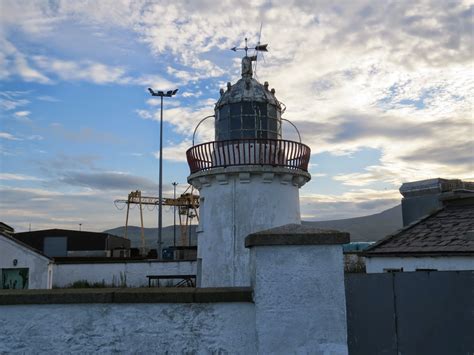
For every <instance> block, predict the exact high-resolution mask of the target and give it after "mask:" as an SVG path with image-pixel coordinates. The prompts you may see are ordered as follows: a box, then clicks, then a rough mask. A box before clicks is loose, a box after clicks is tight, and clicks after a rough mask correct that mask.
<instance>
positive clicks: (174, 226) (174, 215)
mask: <svg viewBox="0 0 474 355" xmlns="http://www.w3.org/2000/svg"><path fill="white" fill-rule="evenodd" d="M172 185H173V190H174V191H173V198H174V199H175V201H176V185H178V183H177V182H173V183H172ZM173 246H174V247H175V248H176V205H174V206H173Z"/></svg>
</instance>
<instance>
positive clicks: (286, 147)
mask: <svg viewBox="0 0 474 355" xmlns="http://www.w3.org/2000/svg"><path fill="white" fill-rule="evenodd" d="M310 155H311V149H310V148H309V147H308V146H307V145H305V144H302V143H298V142H293V141H288V140H282V139H236V140H226V141H215V142H207V143H203V144H199V145H195V146H193V147H191V148H189V149H188V151H187V152H186V157H187V160H188V164H189V168H190V169H191V173H192V174H193V173H196V172H198V171H201V170H208V169H213V168H220V167H228V166H241V165H271V166H280V167H285V168H290V169H299V170H303V171H308V163H309V158H310Z"/></svg>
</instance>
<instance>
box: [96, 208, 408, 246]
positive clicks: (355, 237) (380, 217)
mask: <svg viewBox="0 0 474 355" xmlns="http://www.w3.org/2000/svg"><path fill="white" fill-rule="evenodd" d="M302 223H303V224H306V225H313V226H316V227H318V228H323V229H337V230H340V231H344V232H349V233H350V234H351V241H352V242H372V241H377V240H379V239H382V238H383V237H385V236H387V235H388V234H390V233H393V232H395V231H396V230H398V229H400V228H402V225H403V224H402V208H401V206H400V205H398V206H395V207H392V208H390V209H388V210H385V211H383V212H380V213H377V214H373V215H370V216H364V217H356V218H348V219H338V220H333V221H318V222H312V221H303V222H302ZM196 227H197V226H195V225H194V226H192V228H191V245H196ZM104 232H106V233H110V234H114V235H118V236H120V237H123V236H124V234H125V227H117V228H114V229H109V230H106V231H104ZM144 232H145V242H146V247H147V248H156V247H157V241H158V229H157V228H144ZM180 235H181V234H180V229H179V226H177V227H176V239H177V245H180ZM128 237H129V238H130V240H131V242H132V247H135V248H139V247H140V227H136V226H129V227H128ZM172 245H173V226H167V227H164V228H163V248H166V247H168V246H172Z"/></svg>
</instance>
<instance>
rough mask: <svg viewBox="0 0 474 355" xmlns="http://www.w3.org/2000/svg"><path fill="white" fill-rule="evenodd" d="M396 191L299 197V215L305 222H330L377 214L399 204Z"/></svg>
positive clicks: (358, 191) (364, 191)
mask: <svg viewBox="0 0 474 355" xmlns="http://www.w3.org/2000/svg"><path fill="white" fill-rule="evenodd" d="M400 200H401V196H400V194H399V192H398V191H397V190H383V191H379V190H374V189H360V190H352V191H349V192H346V193H343V194H340V195H322V194H304V192H303V191H302V195H301V214H302V219H305V220H332V219H343V218H352V217H360V216H366V215H370V214H374V213H379V212H381V211H383V210H385V209H387V208H389V207H393V206H395V205H397V204H399V203H400Z"/></svg>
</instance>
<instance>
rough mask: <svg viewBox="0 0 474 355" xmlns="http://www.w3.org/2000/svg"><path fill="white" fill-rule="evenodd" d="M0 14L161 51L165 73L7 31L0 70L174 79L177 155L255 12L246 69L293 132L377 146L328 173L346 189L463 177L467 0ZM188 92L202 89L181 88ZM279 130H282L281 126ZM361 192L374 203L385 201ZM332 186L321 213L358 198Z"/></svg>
mask: <svg viewBox="0 0 474 355" xmlns="http://www.w3.org/2000/svg"><path fill="white" fill-rule="evenodd" d="M2 5H3V4H2ZM111 9H113V11H111ZM230 13H231V14H232V16H222V14H230ZM1 16H2V21H0V22H1V23H2V25H1V26H4V28H6V29H9V30H11V29H14V30H16V31H17V32H16V33H25V34H26V36H27V38H28V39H29V40H30V41H31V42H32V43H43V42H42V41H45V40H47V39H49V38H52V37H54V36H58V35H60V33H61V30H62V29H64V28H66V27H67V24H68V23H71V22H73V23H80V24H81V26H84V29H85V30H91V29H93V30H94V31H95V30H96V29H97V28H101V30H102V33H103V34H104V36H106V38H109V39H116V37H114V36H120V35H121V34H122V33H123V31H125V32H126V33H127V34H132V35H131V36H132V37H133V38H134V39H136V40H137V42H140V43H141V44H145V45H146V46H148V47H149V49H150V52H151V56H154V59H155V60H159V61H160V63H162V64H163V65H162V68H164V70H165V72H164V73H163V72H160V73H159V74H157V73H140V72H138V73H134V74H135V75H132V74H131V72H130V69H129V67H128V66H127V65H126V64H123V63H120V62H118V61H117V62H113V64H106V63H104V62H101V61H99V60H94V61H93V60H89V59H87V58H79V59H78V60H75V61H70V60H66V59H64V58H57V57H52V56H47V55H45V54H44V53H43V52H41V53H40V52H37V53H27V52H26V50H25V49H24V47H20V46H17V47H18V48H17V47H15V46H14V45H13V44H12V43H13V42H12V41H7V42H6V43H7V46H6V47H5V48H6V49H7V50H5V51H4V52H5V53H4V54H3V57H1V58H0V76H2V77H8V75H19V76H20V77H22V78H24V80H29V81H36V82H42V83H48V82H52V81H56V80H79V81H89V82H93V83H97V84H108V83H114V84H120V85H147V86H150V87H154V88H163V89H167V88H170V89H171V88H174V84H173V83H175V84H176V83H180V84H187V85H188V86H187V87H185V88H183V94H182V96H183V97H184V98H187V99H186V100H183V101H185V102H186V103H188V102H189V106H186V107H181V106H178V107H176V106H173V107H172V106H171V105H173V104H174V105H176V102H174V103H171V102H170V103H169V105H168V104H167V105H166V106H165V107H166V110H165V114H164V118H165V121H166V122H167V123H169V124H171V125H172V127H173V129H174V131H175V133H178V134H179V135H180V138H181V139H182V141H179V140H178V139H176V140H175V141H176V142H177V143H173V144H169V143H168V146H167V147H166V148H165V149H167V150H166V155H167V156H168V157H170V158H171V159H177V160H180V161H182V160H183V159H184V154H183V153H184V150H185V149H186V145H187V144H188V142H189V140H190V139H191V136H192V132H193V130H194V128H195V127H196V125H197V124H198V122H199V120H200V119H201V118H203V117H205V116H207V115H210V114H212V113H213V110H212V104H211V103H209V102H206V101H205V100H206V99H208V98H209V96H215V97H217V95H218V86H223V85H225V82H226V81H232V82H235V80H237V79H239V66H240V62H239V59H238V58H237V57H238V56H237V55H236V56H235V60H231V59H229V58H230V55H232V53H231V52H229V51H228V49H229V48H231V47H233V46H234V45H240V44H242V41H243V38H244V37H248V38H250V42H251V43H253V42H255V40H256V38H257V35H258V33H257V32H258V27H259V26H258V25H257V26H256V25H255V24H259V23H260V22H263V24H264V25H263V32H262V38H261V41H262V42H263V43H269V49H270V52H268V53H266V54H265V62H263V61H262V60H260V61H259V63H258V71H257V75H256V76H257V77H258V78H259V80H261V81H269V82H270V87H275V88H276V90H277V97H278V98H279V99H280V100H282V101H283V102H284V103H285V104H286V106H287V107H288V109H287V111H286V113H285V115H284V117H285V118H287V119H290V120H291V121H292V122H294V123H295V124H296V125H297V127H298V128H299V130H300V132H301V134H302V139H303V142H304V143H306V144H308V145H310V147H311V148H312V152H313V153H321V152H328V153H330V154H333V155H340V154H352V153H353V152H356V151H359V150H362V149H365V148H370V149H376V150H378V151H379V152H380V160H379V161H378V162H377V163H375V164H374V163H370V165H369V166H366V167H365V169H363V171H360V172H349V173H347V174H338V175H336V176H335V177H334V180H335V181H336V182H338V183H342V184H343V185H345V186H353V187H354V188H361V187H373V186H374V185H376V184H377V183H379V182H384V183H388V184H391V185H393V186H394V187H398V184H400V183H401V182H403V181H410V180H417V179H422V178H425V177H435V176H442V177H460V178H463V177H469V176H472V171H473V164H472V159H470V156H472V147H473V144H472V103H473V102H472V97H473V94H474V84H473V81H472V73H471V71H472V68H471V61H472V52H473V46H474V41H473V40H472V31H471V30H472V28H473V17H472V4H470V3H469V2H465V1H464V2H463V1H450V2H443V1H422V0H420V1H416V2H412V3H410V4H407V3H406V2H402V1H398V2H397V1H392V2H373V1H363V0H354V1H350V2H344V3H343V4H335V3H333V2H323V1H298V2H291V3H288V2H285V1H276V2H273V3H272V4H271V6H270V5H269V4H268V3H266V2H252V3H251V4H250V3H249V4H245V5H244V6H238V5H236V3H232V2H219V3H215V2H209V1H194V2H191V3H190V2H187V3H179V2H178V3H176V2H174V3H173V2H170V3H153V2H151V3H150V2H145V1H144V2H142V1H133V2H129V1H119V2H117V1H112V0H110V1H109V0H104V1H100V2H67V1H66V2H51V3H47V4H46V3H40V2H21V3H19V2H18V4H17V2H14V1H10V2H6V3H5V5H4V6H3V8H2V15H1ZM282 24H284V29H285V30H284V31H282ZM4 33H11V31H4ZM116 33H119V34H120V35H115V34H116ZM121 39H122V37H120V40H121ZM252 41H253V42H252ZM15 45H16V43H15ZM103 50H104V51H105V50H107V48H104V49H103ZM38 54H41V56H38ZM9 73H11V74H9ZM204 78H214V79H213V83H214V84H208V83H207V82H206V83H205V84H204V86H205V87H195V86H193V87H192V88H190V86H191V85H189V84H190V83H193V85H194V81H200V80H203V79H204ZM180 89H181V86H180ZM193 90H196V93H195V94H193ZM214 90H215V91H214ZM201 91H202V92H203V93H202V92H201ZM198 94H199V97H200V98H201V97H202V98H203V100H204V101H203V102H196V100H192V98H194V97H197V95H198ZM3 98H4V97H2V99H3ZM5 99H6V100H1V105H2V107H3V108H4V109H8V110H13V109H15V110H16V109H17V108H18V107H22V106H24V105H26V103H27V102H26V103H25V101H20V96H10V97H5ZM147 103H148V104H149V105H150V106H152V107H151V108H147V109H140V110H137V114H138V115H139V116H140V117H142V118H144V119H153V120H157V119H158V118H159V116H158V115H159V112H158V110H156V109H157V108H158V106H153V105H154V104H155V103H156V101H153V100H149V101H148V102H147ZM290 132H292V131H291V130H288V129H285V134H287V136H290V134H292V133H290ZM63 133H64V134H65V135H66V132H63ZM75 133H76V135H75V136H76V137H78V136H80V134H79V135H78V134H77V132H75ZM197 134H198V137H197V141H202V140H212V139H213V130H212V119H209V120H208V121H206V123H205V124H204V125H203V126H201V127H200V128H199V129H198V132H197ZM82 135H85V136H86V137H87V136H91V135H90V134H87V132H82ZM290 137H292V139H296V138H295V135H291V136H290ZM374 189H375V187H374ZM374 191H376V190H374ZM365 192H367V191H365ZM383 193H384V192H383V191H380V194H382V195H383ZM371 196H372V197H371V198H373V199H374V200H376V201H381V203H382V202H383V203H391V202H390V201H392V200H391V199H390V198H388V199H384V198H379V197H377V196H375V195H371ZM342 197H343V200H342V201H339V202H340V203H341V205H340V207H341V209H339V210H337V209H335V210H332V211H333V212H331V213H336V212H338V213H339V212H340V213H343V212H344V209H343V208H347V213H349V214H354V213H356V210H355V208H356V207H360V208H364V207H367V206H368V204H370V203H369V202H367V201H365V200H364V201H365V202H364V201H362V202H354V201H352V200H351V201H346V200H344V199H347V198H348V197H347V196H342ZM323 202H324V201H323ZM324 203H327V204H329V205H327V208H330V206H336V205H337V203H336V202H331V203H330V202H328V201H325V202H324ZM342 207H343V208H342ZM372 207H373V206H372ZM331 208H332V207H331ZM329 212H330V211H329V210H328V212H327V213H326V215H329V214H330V213H329ZM314 213H315V214H313V215H317V213H316V212H314Z"/></svg>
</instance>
